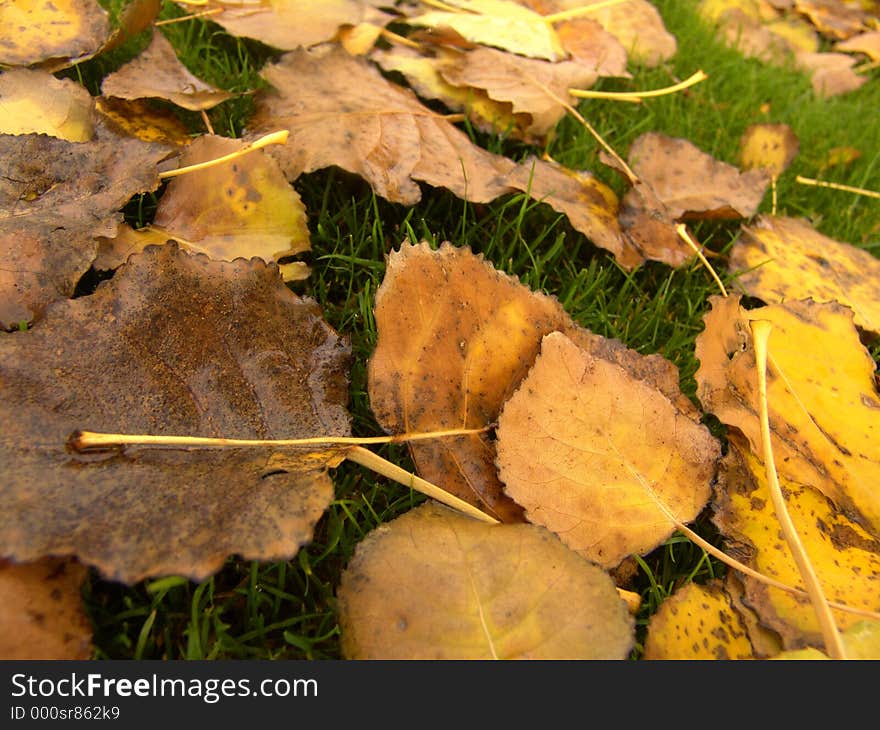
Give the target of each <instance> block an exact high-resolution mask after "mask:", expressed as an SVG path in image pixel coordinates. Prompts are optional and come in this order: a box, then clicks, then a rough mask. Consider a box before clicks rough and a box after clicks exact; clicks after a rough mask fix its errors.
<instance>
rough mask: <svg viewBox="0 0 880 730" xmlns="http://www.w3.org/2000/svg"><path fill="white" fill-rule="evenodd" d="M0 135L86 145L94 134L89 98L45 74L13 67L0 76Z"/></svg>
mask: <svg viewBox="0 0 880 730" xmlns="http://www.w3.org/2000/svg"><path fill="white" fill-rule="evenodd" d="M0 99H2V104H3V118H2V120H0V134H49V135H51V136H53V137H58V138H60V139H66V140H67V141H68V142H86V141H88V140H90V139H91V138H92V135H93V134H94V132H95V125H94V119H93V111H94V108H95V103H94V100H93V99H92V95H91V94H89V92H88V91H87V90H86V89H85V88H83V87H82V86H81V85H80V84H77V83H75V82H74V81H71V80H70V79H57V78H55V76H53V75H52V74H50V73H49V72H48V71H39V70H33V69H27V68H13V69H9V70H8V71H4V72H3V73H2V74H0Z"/></svg>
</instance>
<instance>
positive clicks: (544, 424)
mask: <svg viewBox="0 0 880 730" xmlns="http://www.w3.org/2000/svg"><path fill="white" fill-rule="evenodd" d="M496 432H497V444H496V449H497V452H498V459H497V464H498V474H499V477H500V478H501V481H502V482H503V483H504V490H505V492H506V493H507V494H508V495H509V496H510V497H512V498H513V499H514V500H515V501H516V502H517V503H518V504H520V505H522V506H523V508H524V509H525V511H526V517H527V519H528V520H529V522H531V523H533V524H539V525H543V526H544V527H547V528H548V529H549V530H551V531H553V532H554V533H556V534H557V535H559V537H560V538H561V539H562V541H563V542H564V543H565V544H566V545H568V546H569V547H570V548H571V549H572V550H575V551H577V552H578V553H580V554H582V555H583V556H584V557H586V558H587V559H589V560H591V561H592V562H595V563H597V564H599V565H601V566H603V567H605V568H613V567H615V566H617V565H619V564H620V562H621V561H622V560H623V559H624V558H626V557H628V556H630V555H644V554H646V553H648V552H650V551H651V550H653V549H654V548H656V547H657V546H658V545H660V544H661V543H662V542H663V541H664V540H665V539H666V538H668V537H669V536H670V535H671V534H672V533H673V532H674V531H675V529H676V523H675V521H674V520H677V521H678V522H679V523H682V524H686V523H688V522H692V521H693V520H694V519H696V517H697V515H698V514H699V513H700V512H701V511H702V509H703V508H704V507H705V506H706V504H707V503H708V501H709V497H710V495H711V484H712V480H713V478H714V474H715V467H716V462H717V460H718V458H719V456H720V445H719V444H718V442H717V441H716V439H715V438H714V437H713V436H712V435H711V434H710V433H709V431H708V429H707V428H706V427H705V426H703V425H702V424H700V423H699V420H698V419H697V418H696V417H695V414H694V413H693V412H692V411H688V412H682V411H680V410H678V408H677V407H676V406H675V405H674V404H673V403H672V402H671V401H670V400H669V399H668V398H666V396H665V395H664V394H662V393H661V392H660V391H659V390H657V389H656V388H655V387H654V386H653V385H651V384H648V383H646V382H643V381H641V380H639V379H638V378H636V377H634V376H633V375H632V374H630V373H629V372H627V371H626V370H625V369H624V368H622V367H620V366H619V365H617V364H615V363H612V362H609V361H607V360H605V359H603V358H600V357H595V356H593V355H591V354H590V353H588V352H586V351H585V350H583V349H581V348H580V347H578V346H577V345H576V344H575V343H574V342H572V341H571V340H570V339H569V338H568V337H566V336H565V335H564V334H562V333H561V332H552V333H550V334H547V335H545V336H544V338H543V341H542V344H541V352H540V355H538V357H537V359H536V360H535V363H534V365H533V366H532V367H531V369H530V370H529V373H528V376H527V377H526V378H525V379H524V380H523V381H522V383H521V384H520V385H519V388H518V389H517V391H516V392H515V393H514V394H513V395H512V396H511V397H510V398H508V399H507V401H506V402H505V404H504V406H503V408H502V410H501V414H500V416H499V417H498V426H497V429H496ZM673 518H674V519H673Z"/></svg>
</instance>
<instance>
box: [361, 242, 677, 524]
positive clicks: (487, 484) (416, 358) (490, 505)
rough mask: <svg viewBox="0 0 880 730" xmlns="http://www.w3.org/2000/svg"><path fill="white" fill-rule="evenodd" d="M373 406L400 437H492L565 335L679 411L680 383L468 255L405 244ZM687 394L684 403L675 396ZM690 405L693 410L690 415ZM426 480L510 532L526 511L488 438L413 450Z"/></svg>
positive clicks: (376, 365)
mask: <svg viewBox="0 0 880 730" xmlns="http://www.w3.org/2000/svg"><path fill="white" fill-rule="evenodd" d="M375 319H376V327H377V330H378V341H377V343H376V349H375V351H374V352H373V355H372V357H371V358H370V360H369V363H368V388H369V394H370V405H371V407H372V409H373V412H374V414H375V416H376V419H377V420H378V422H379V423H380V424H381V425H382V427H383V428H384V429H385V430H386V431H388V432H389V433H403V432H407V431H433V430H440V429H448V428H461V427H467V428H482V427H485V426H489V425H491V424H493V423H494V422H495V420H496V419H497V417H498V414H499V413H500V412H501V407H502V405H503V404H504V401H505V400H507V398H508V397H509V396H510V395H511V394H512V393H513V392H514V391H515V390H516V388H517V386H518V385H519V382H520V381H521V380H522V378H523V377H525V375H526V373H527V372H528V370H529V368H530V367H531V365H532V363H533V362H534V359H535V357H536V356H537V354H538V350H539V348H540V344H541V338H542V337H543V336H544V335H545V334H547V333H549V332H553V331H555V330H562V331H564V332H566V333H567V334H568V335H569V336H570V337H572V338H573V339H575V340H576V341H577V342H578V344H580V345H581V346H582V347H584V348H588V349H590V351H591V352H593V353H595V354H597V355H599V356H601V357H604V358H606V359H608V360H611V361H614V362H617V363H619V364H620V365H621V366H623V367H626V368H628V369H629V370H630V371H631V372H636V373H638V374H639V377H642V378H643V379H646V380H650V381H651V382H652V383H654V384H656V385H657V387H659V388H660V389H661V390H663V392H664V393H666V394H667V396H668V397H670V398H671V399H674V400H675V401H676V403H677V405H679V407H682V408H687V407H688V405H689V406H690V408H691V409H693V405H692V404H690V401H688V400H687V398H685V397H684V396H683V395H681V394H680V393H677V391H678V374H677V371H676V370H675V368H674V367H671V364H670V363H669V362H668V361H666V360H664V359H663V358H661V357H660V356H650V357H648V358H644V357H642V356H639V355H638V354H637V353H635V352H633V351H632V350H628V349H627V348H625V347H624V346H623V345H622V344H621V343H620V342H618V341H616V340H607V339H605V338H601V337H599V336H597V335H594V334H593V333H591V332H589V331H587V330H585V329H583V328H580V327H577V326H576V325H575V324H574V323H573V322H572V320H571V318H570V317H569V316H568V314H567V313H566V312H565V311H564V309H563V308H562V307H561V305H560V304H559V302H558V301H556V300H555V299H553V298H551V297H548V296H545V295H543V294H540V293H536V292H531V291H529V289H527V288H526V287H524V286H523V285H522V284H520V283H519V282H518V281H517V280H516V279H514V278H512V277H510V276H507V275H505V274H503V273H501V272H499V271H497V270H495V269H494V268H493V267H492V266H491V264H490V263H488V262H487V261H485V260H484V259H483V258H482V256H476V255H474V254H473V253H472V252H471V251H470V250H469V249H467V248H457V247H454V246H452V245H451V244H449V243H444V244H443V245H442V246H441V247H440V248H439V250H436V251H432V250H431V249H430V248H429V247H428V245H427V244H426V243H421V244H419V245H415V246H414V245H410V244H403V245H402V246H401V248H400V250H399V251H396V252H392V253H391V254H390V255H389V257H388V261H387V267H386V271H385V278H384V280H383V282H382V285H381V286H380V287H379V290H378V291H377V292H376V303H375ZM676 393H677V395H676ZM685 404H688V405H685ZM410 451H411V453H412V456H413V459H414V460H415V463H416V466H417V469H418V471H419V473H420V475H421V476H423V477H424V478H425V479H427V480H428V481H430V482H433V483H434V484H436V485H438V486H439V487H441V488H443V489H445V490H446V491H449V492H451V493H453V494H455V495H456V496H458V497H460V498H461V499H464V500H466V501H468V502H470V503H471V504H474V505H475V506H477V507H479V508H480V509H482V510H484V511H486V512H489V513H490V514H493V515H494V516H496V517H498V518H500V519H502V520H504V521H508V522H512V521H521V520H522V509H521V507H519V505H517V504H515V503H514V502H513V501H512V500H510V498H509V497H506V496H505V495H504V493H503V489H502V485H501V483H500V482H499V481H498V477H497V472H496V468H495V456H496V455H495V448H494V444H493V443H492V442H491V441H490V440H489V439H488V437H479V436H467V437H465V436H460V437H456V438H454V439H452V438H445V439H443V440H442V441H441V440H434V441H431V442H427V441H419V442H411V443H410Z"/></svg>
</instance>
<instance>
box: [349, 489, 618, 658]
mask: <svg viewBox="0 0 880 730" xmlns="http://www.w3.org/2000/svg"><path fill="white" fill-rule="evenodd" d="M338 600H339V623H340V627H341V630H342V650H343V654H344V656H345V657H346V658H347V659H459V660H460V659H605V660H623V659H626V658H627V656H628V655H629V652H630V650H631V649H632V646H633V636H634V631H633V620H632V617H631V616H630V615H629V613H628V611H627V607H626V604H625V603H624V602H623V601H622V600H621V598H620V596H619V594H618V593H617V591H616V590H615V587H614V583H613V582H612V580H611V578H610V577H609V576H608V574H607V573H605V572H604V571H602V570H601V569H599V568H598V567H597V566H595V565H593V564H591V563H589V562H588V561H586V560H584V559H583V558H581V557H580V556H578V555H577V554H575V553H573V552H572V551H570V550H568V549H567V548H566V547H565V546H564V545H563V544H562V543H561V542H559V540H558V539H556V537H554V536H553V535H551V534H550V533H549V532H547V531H546V530H544V529H542V528H540V527H536V526H534V525H487V524H485V523H483V522H479V521H478V520H474V519H472V518H470V517H465V516H463V515H460V514H458V513H456V512H454V511H452V510H450V509H448V508H446V507H443V506H442V505H438V504H436V503H433V502H429V503H427V504H424V505H421V506H419V507H416V508H415V509H412V510H410V511H409V512H407V513H406V514H404V515H403V516H402V517H398V518H397V519H395V520H393V521H391V522H389V523H387V524H385V525H382V526H381V527H379V528H377V529H376V530H374V531H373V532H371V533H370V534H369V535H367V537H366V538H364V540H362V541H361V542H360V543H359V544H358V546H357V549H356V551H355V554H354V557H353V558H352V560H351V562H350V564H349V565H348V566H347V567H346V569H345V571H344V572H343V574H342V579H341V583H340V587H339V591H338Z"/></svg>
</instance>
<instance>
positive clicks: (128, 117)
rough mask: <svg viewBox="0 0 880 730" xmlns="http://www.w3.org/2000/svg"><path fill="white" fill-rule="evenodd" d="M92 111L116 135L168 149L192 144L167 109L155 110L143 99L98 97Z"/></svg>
mask: <svg viewBox="0 0 880 730" xmlns="http://www.w3.org/2000/svg"><path fill="white" fill-rule="evenodd" d="M95 109H96V111H97V112H98V114H100V115H101V117H102V118H103V119H104V123H105V124H106V126H107V127H109V128H110V129H112V130H113V131H114V132H116V134H118V135H120V136H128V137H137V138H138V139H140V140H143V141H144V142H155V143H157V144H162V145H167V146H168V147H171V148H175V147H177V148H180V147H185V146H186V145H188V144H189V143H190V142H191V141H192V137H190V135H189V130H188V129H187V128H186V126H185V125H184V124H183V122H182V121H181V120H180V118H179V117H177V116H175V115H174V114H173V113H172V112H171V111H170V110H169V109H156V108H154V107H152V106H151V105H150V103H149V101H148V100H146V99H132V100H130V101H129V100H127V99H118V98H116V97H113V96H99V97H97V98H96V99H95Z"/></svg>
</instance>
